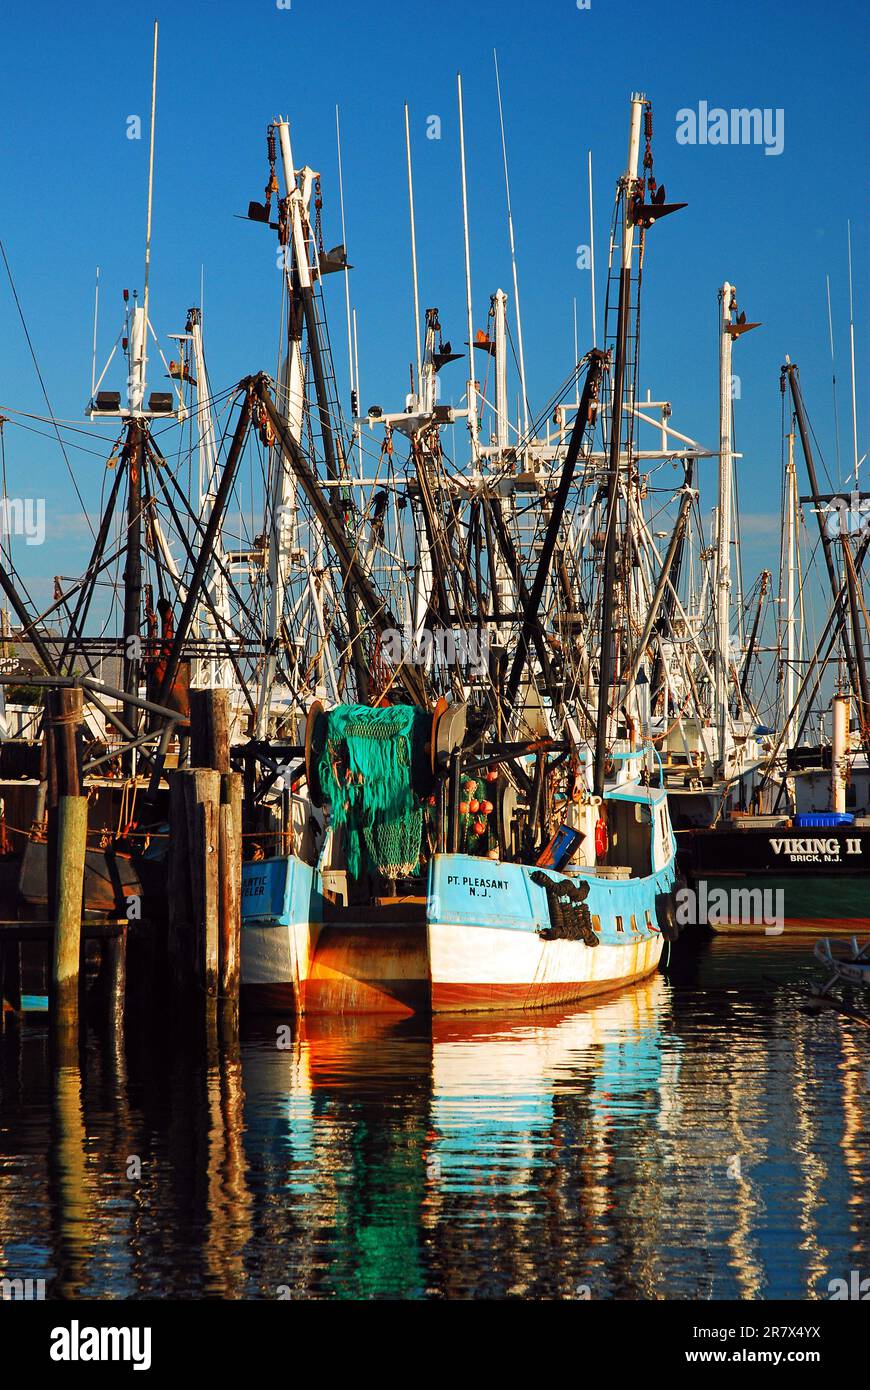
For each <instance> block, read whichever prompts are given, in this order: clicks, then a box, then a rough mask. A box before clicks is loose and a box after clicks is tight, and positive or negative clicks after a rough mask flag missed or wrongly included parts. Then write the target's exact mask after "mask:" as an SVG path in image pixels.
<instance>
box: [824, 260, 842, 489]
mask: <svg viewBox="0 0 870 1390" xmlns="http://www.w3.org/2000/svg"><path fill="white" fill-rule="evenodd" d="M825 289H826V291H827V295H828V338H829V339H830V343H831V392H832V394H833V397H834V439H835V442H836V446H837V477H838V478H839V477H840V467H841V465H840V416H839V411H838V410H837V363H836V359H835V357H834V320H833V318H832V317H831V277H830V275H826V276H825Z"/></svg>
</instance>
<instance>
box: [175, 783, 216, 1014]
mask: <svg viewBox="0 0 870 1390" xmlns="http://www.w3.org/2000/svg"><path fill="white" fill-rule="evenodd" d="M169 788H170V800H169V811H170V831H169V845H170V865H169V885H168V886H169V903H170V933H169V944H170V961H171V968H172V971H173V974H174V977H175V980H176V983H177V986H178V990H179V1003H180V1004H181V1006H182V1008H183V1009H190V1010H194V1011H195V1012H196V1013H197V1014H199V1013H200V1011H201V1008H202V1007H203V1006H204V1007H205V1009H206V1018H207V1021H208V1023H209V1027H210V1029H211V1025H212V1023H213V1021H214V1020H215V1018H216V1005H217V998H218V988H219V960H220V948H219V926H220V887H219V883H220V879H219V824H220V788H221V779H220V773H218V772H215V771H213V770H212V769H210V768H189V769H188V768H183V769H180V770H178V771H177V772H172V773H170V776H169Z"/></svg>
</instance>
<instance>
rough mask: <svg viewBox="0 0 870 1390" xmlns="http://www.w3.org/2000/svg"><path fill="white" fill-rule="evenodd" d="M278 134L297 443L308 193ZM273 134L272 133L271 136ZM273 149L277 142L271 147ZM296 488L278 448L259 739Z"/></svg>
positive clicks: (288, 394) (289, 382)
mask: <svg viewBox="0 0 870 1390" xmlns="http://www.w3.org/2000/svg"><path fill="white" fill-rule="evenodd" d="M274 129H275V130H276V131H277V134H278V148H279V151H280V158H281V168H282V172H283V175H284V188H285V192H286V205H287V212H288V217H289V222H290V226H289V243H288V249H289V246H292V273H291V270H290V264H288V265H286V266H285V274H286V275H287V280H288V288H289V296H290V304H291V310H290V328H289V332H288V335H287V353H286V357H285V360H284V371H283V377H284V381H283V383H282V385H283V388H284V392H283V401H282V405H283V415H284V419H285V421H286V424H287V429H288V431H289V432H290V434H291V435H292V437H293V439H294V441H295V443H296V444H299V442H300V441H301V439H302V423H303V414H304V405H305V364H304V361H303V358H302V311H301V305H300V304H299V303H298V294H301V293H302V292H303V291H304V289H306V288H309V287H310V285H311V273H310V269H309V265H308V253H307V249H306V245H305V230H304V227H303V225H302V214H303V210H304V201H303V195H302V193H301V192H300V190H299V189H298V187H297V182H296V170H295V168H294V166H293V148H292V145H291V143H290V125H289V122H287V121H285V120H284V119H283V118H282V117H281V116H279V117H278V118H277V120H276V121H275V123H274ZM270 138H271V137H270ZM271 148H272V150H273V153H274V146H272V147H271ZM295 503H296V490H295V480H294V478H293V474H292V472H291V471H290V469H289V468H287V466H286V465H285V463H284V459H283V458H282V457H281V455H280V454H279V453H278V452H277V451H276V452H275V454H274V456H273V462H272V488H271V497H270V513H271V534H270V537H269V547H268V553H269V559H268V578H269V607H268V612H267V614H266V659H265V661H264V663H263V676H262V680H261V682H260V689H259V693H258V697H257V737H258V738H266V737H267V735H268V727H269V703H270V699H271V694H272V686H273V684H274V681H275V673H276V670H277V662H278V651H277V649H278V636H279V633H280V630H281V615H282V613H283V611H284V595H285V592H286V589H287V583H288V581H289V577H290V557H291V552H292V548H293V542H294V537H295V529H296V514H295V511H296V509H295Z"/></svg>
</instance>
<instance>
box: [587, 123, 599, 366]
mask: <svg viewBox="0 0 870 1390" xmlns="http://www.w3.org/2000/svg"><path fill="white" fill-rule="evenodd" d="M589 276H590V279H589V283H590V286H591V293H592V346H593V347H597V346H598V339H597V338H596V336H595V335H596V331H597V330H596V325H595V216H594V211H593V203H592V151H591V150H590V151H589Z"/></svg>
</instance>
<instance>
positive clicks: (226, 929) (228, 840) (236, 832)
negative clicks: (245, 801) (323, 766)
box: [218, 772, 242, 1033]
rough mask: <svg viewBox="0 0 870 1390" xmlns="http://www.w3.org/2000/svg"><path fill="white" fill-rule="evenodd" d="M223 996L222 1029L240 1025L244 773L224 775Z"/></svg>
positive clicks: (221, 910) (221, 934)
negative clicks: (242, 774)
mask: <svg viewBox="0 0 870 1390" xmlns="http://www.w3.org/2000/svg"><path fill="white" fill-rule="evenodd" d="M219 843H220V865H219V868H220V941H219V960H218V963H219V997H220V1003H221V1009H220V1022H221V1031H222V1032H224V1033H225V1032H226V1031H227V1030H229V1031H230V1032H232V1030H233V1029H234V1028H235V1027H236V1025H237V1024H238V1015H239V977H240V951H241V930H242V776H241V773H239V772H227V773H224V775H223V776H222V777H221V805H220V833H219Z"/></svg>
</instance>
